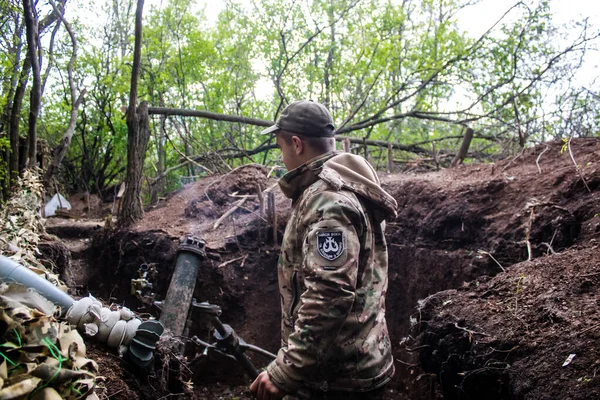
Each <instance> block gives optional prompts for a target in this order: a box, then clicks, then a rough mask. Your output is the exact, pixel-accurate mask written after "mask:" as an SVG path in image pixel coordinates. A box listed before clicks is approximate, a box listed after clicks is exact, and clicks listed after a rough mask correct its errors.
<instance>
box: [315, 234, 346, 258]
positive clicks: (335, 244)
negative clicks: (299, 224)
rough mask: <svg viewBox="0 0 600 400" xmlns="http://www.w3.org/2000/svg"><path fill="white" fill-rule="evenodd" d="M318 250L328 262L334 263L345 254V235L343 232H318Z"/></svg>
mask: <svg viewBox="0 0 600 400" xmlns="http://www.w3.org/2000/svg"><path fill="white" fill-rule="evenodd" d="M317 248H318V250H319V254H320V255H321V257H323V258H324V259H326V260H329V261H333V260H335V259H336V258H338V257H339V256H341V255H342V253H343V252H344V235H343V233H342V232H318V233H317Z"/></svg>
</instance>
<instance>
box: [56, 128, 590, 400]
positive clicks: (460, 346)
mask: <svg viewBox="0 0 600 400" xmlns="http://www.w3.org/2000/svg"><path fill="white" fill-rule="evenodd" d="M562 144H563V143H562V142H551V143H547V144H544V145H541V146H538V147H535V148H531V149H527V150H525V151H524V152H523V153H522V154H520V155H519V156H517V157H513V158H511V159H506V160H502V161H499V162H497V163H495V164H474V165H463V166H460V167H458V168H454V169H443V170H441V171H438V172H428V173H425V174H407V173H403V174H388V175H382V176H381V178H382V181H383V184H384V186H385V187H386V189H387V190H388V191H389V192H390V193H392V194H393V195H394V197H395V198H396V199H397V201H398V203H399V215H398V218H397V219H396V220H395V221H390V222H389V224H388V228H387V239H388V244H389V253H390V269H389V277H390V284H389V290H388V297H387V308H388V324H389V326H390V334H391V337H392V343H393V345H394V348H395V358H396V360H397V364H396V370H397V374H396V377H395V378H394V381H393V382H392V383H391V384H390V385H389V388H388V392H387V393H386V399H408V398H410V399H442V398H444V399H467V398H469V399H484V398H485V399H536V400H537V399H554V398H564V399H583V398H594V396H597V395H598V393H597V392H598V382H599V381H600V377H597V376H596V372H595V371H596V367H597V366H599V365H600V364H598V363H600V362H599V361H597V360H599V359H600V357H598V353H597V350H596V348H595V346H594V345H593V343H594V339H598V335H599V334H600V328H597V327H594V326H596V325H597V324H598V322H597V318H598V317H596V316H595V315H594V313H593V311H594V310H595V308H594V307H596V308H597V296H596V291H595V290H594V287H595V286H596V285H597V284H598V282H597V279H600V271H598V270H597V269H598V268H599V267H598V266H599V265H600V262H599V261H600V252H599V251H598V244H599V242H600V217H599V216H598V213H599V212H600V162H599V161H598V160H600V140H598V139H574V140H573V142H572V144H571V146H572V152H573V158H574V159H575V160H576V162H577V164H578V167H577V168H576V167H575V164H574V163H573V160H572V158H571V155H570V154H569V153H568V152H561V148H562ZM268 173H269V171H267V170H266V169H264V168H262V167H259V166H249V167H245V168H240V169H237V170H234V171H231V172H229V173H227V174H224V175H221V176H213V177H209V178H206V179H203V180H200V181H198V182H194V183H191V184H189V185H187V186H185V187H184V188H183V189H181V190H179V191H178V192H176V193H173V194H172V195H170V196H169V197H168V198H167V199H166V200H164V201H162V202H160V203H159V204H158V205H157V206H155V207H153V208H151V209H149V210H147V212H146V215H145V217H144V219H143V220H142V221H141V222H140V223H139V224H137V225H136V226H135V227H133V229H130V230H127V231H113V230H110V229H107V228H103V229H99V230H98V231H97V232H95V231H89V232H88V234H89V235H90V238H91V239H92V240H91V246H90V247H87V246H83V247H82V246H79V247H78V245H74V244H73V241H74V240H81V238H79V239H70V240H71V244H69V243H67V247H69V248H73V249H74V250H73V251H72V258H73V260H74V262H72V263H71V268H72V269H73V271H72V272H73V280H74V286H75V287H77V293H79V294H81V295H83V294H87V292H90V293H92V294H94V296H97V297H99V298H102V299H103V300H105V301H106V302H116V303H119V304H125V305H127V306H129V307H132V308H133V309H137V310H138V311H139V312H142V313H146V315H148V314H151V315H157V314H158V312H159V311H158V310H157V309H155V308H154V307H153V306H151V305H150V304H149V303H148V302H142V301H140V300H139V299H137V298H136V297H135V296H132V295H131V287H130V282H131V279H132V278H136V277H137V276H138V268H139V266H140V265H141V264H147V265H152V267H153V268H154V270H155V271H156V273H155V275H154V276H153V277H152V279H153V285H154V287H153V290H154V292H155V293H156V299H157V300H160V299H162V298H164V296H165V294H166V291H167V288H168V285H169V279H170V274H171V273H172V271H173V268H174V266H175V259H176V248H177V244H178V239H179V238H180V237H181V236H182V235H184V234H194V235H196V236H200V237H202V238H204V239H205V240H206V241H207V249H208V258H207V260H206V261H205V262H203V263H202V265H201V267H200V273H199V277H198V281H197V284H196V289H195V297H196V299H197V301H209V302H210V303H214V304H218V305H219V306H221V308H222V309H223V316H222V320H223V321H224V322H226V323H229V324H230V325H231V326H233V327H234V329H235V330H236V332H237V333H238V334H239V335H240V336H241V337H243V338H244V339H245V340H246V341H247V342H249V343H253V344H256V345H258V346H261V347H263V348H265V349H267V350H269V351H272V352H276V351H277V349H278V347H279V340H280V338H279V318H280V313H279V294H278V291H277V274H276V262H277V257H278V245H277V244H274V243H273V242H272V230H271V225H270V222H269V219H268V218H267V217H266V216H265V214H263V213H262V212H261V210H262V209H263V208H264V207H261V200H260V198H259V197H258V196H257V193H258V190H259V189H258V188H260V189H261V190H264V189H265V188H268V187H271V186H273V185H274V184H275V182H276V180H275V179H273V178H267V174H268ZM273 192H274V193H275V200H276V201H275V203H276V213H277V217H278V218H277V219H278V226H277V230H278V232H279V235H278V240H281V234H282V232H283V229H284V227H285V221H286V220H287V216H288V215H289V207H290V204H289V201H288V200H287V199H286V198H285V197H283V195H282V194H281V193H280V192H279V190H278V189H277V188H274V189H273ZM240 196H246V197H245V200H244V202H243V204H242V205H241V207H238V208H236V209H235V210H234V211H233V212H232V213H231V215H230V216H229V217H227V218H225V219H223V220H222V221H221V224H220V225H219V226H218V227H215V222H216V221H217V220H219V218H221V216H222V215H224V214H225V213H226V212H228V211H230V210H231V209H232V208H233V207H234V204H236V203H238V202H239V201H240V199H241V198H242V197H240ZM262 203H263V204H264V201H263V202H262ZM49 224H51V225H54V224H56V222H55V221H53V220H49ZM56 234H57V235H58V236H61V237H63V235H62V234H61V233H60V230H59V231H57V232H56ZM528 259H530V261H527V260H528ZM77 260H79V261H77ZM596 273H598V275H595V274H596ZM424 299H425V300H424ZM191 321H192V322H191V323H190V325H189V327H188V330H187V331H186V332H185V334H184V336H186V337H191V336H193V335H197V336H199V337H201V338H203V340H208V336H207V331H208V328H207V326H206V321H205V320H204V319H203V318H201V317H199V316H193V317H192V318H191ZM183 339H184V340H183V341H184V342H186V340H185V338H183ZM596 341H597V340H596ZM108 353H110V351H109V350H107V353H106V354H108ZM571 353H574V354H576V356H575V359H574V361H573V362H572V364H571V365H569V366H566V367H561V365H562V362H564V359H566V356H568V355H569V354H571ZM194 356H195V349H194V348H193V346H192V345H188V346H187V352H186V357H188V358H187V360H183V359H178V358H177V357H175V356H174V355H171V356H170V358H169V361H168V362H167V364H166V365H168V366H169V367H168V368H169V369H171V370H173V371H177V372H173V377H172V378H168V374H167V375H166V376H167V377H165V375H162V377H163V378H162V380H157V382H158V381H160V382H162V384H161V385H160V387H154V386H153V387H154V389H155V390H154V391H153V392H152V393H153V395H148V394H146V393H148V392H147V391H145V390H142V389H140V388H142V387H143V388H147V386H146V385H147V384H152V382H154V381H153V380H152V379H150V380H148V381H144V380H143V379H142V378H135V379H134V378H132V377H131V376H132V374H133V372H131V371H129V370H128V369H127V366H125V367H124V366H123V365H122V363H121V362H119V360H118V359H117V358H116V357H114V356H106V357H105V358H106V360H104V361H105V365H106V367H105V368H107V369H110V370H111V374H110V375H111V376H110V377H109V378H108V379H107V380H106V382H105V383H104V385H105V388H106V390H107V393H114V394H113V396H112V397H111V398H115V399H119V398H123V399H125V398H127V399H132V398H144V399H145V398H148V399H149V398H159V397H161V396H166V395H168V394H169V393H170V394H174V393H182V394H181V397H182V398H198V399H201V398H202V399H212V398H214V399H218V398H240V399H243V398H249V393H248V392H247V383H248V379H247V378H246V377H245V376H244V374H243V371H241V369H240V368H239V367H237V366H236V365H231V364H227V363H220V362H211V361H209V362H207V361H206V360H203V361H201V362H195V363H193V364H192V363H189V362H190V360H192V359H193V358H194ZM163 361H164V360H163ZM255 361H256V363H257V365H264V363H266V360H260V359H258V358H257V359H255ZM165 362H166V361H165ZM157 365H160V364H157ZM163 365H165V364H164V363H163ZM101 367H102V366H101ZM101 372H102V371H101ZM144 379H146V378H144ZM190 379H192V380H191V381H190ZM169 381H170V383H169ZM185 382H189V384H185ZM192 382H193V385H192V387H190V385H191V383H192ZM132 392H133V393H134V394H135V396H138V397H135V396H134V395H132V394H131V393H132ZM191 393H193V394H191ZM157 394H160V396H157ZM147 396H150V397H147ZM152 396H155V397H152ZM586 396H587V397H586Z"/></svg>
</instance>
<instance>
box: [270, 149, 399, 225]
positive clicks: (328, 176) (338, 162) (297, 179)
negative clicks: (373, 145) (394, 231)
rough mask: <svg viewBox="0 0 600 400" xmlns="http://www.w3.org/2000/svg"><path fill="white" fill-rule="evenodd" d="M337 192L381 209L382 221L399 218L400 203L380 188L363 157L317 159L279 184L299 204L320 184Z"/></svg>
mask: <svg viewBox="0 0 600 400" xmlns="http://www.w3.org/2000/svg"><path fill="white" fill-rule="evenodd" d="M319 179H320V180H322V181H324V182H326V183H327V184H328V185H329V186H331V187H332V189H334V190H349V191H351V192H354V193H355V194H357V195H358V196H360V197H361V198H363V199H366V200H368V201H369V202H370V203H371V204H373V205H374V206H376V207H377V209H378V211H380V213H381V214H382V217H383V218H382V219H387V220H390V219H394V218H395V217H396V215H397V214H396V208H397V207H398V204H397V203H396V200H395V199H394V198H393V197H392V196H391V195H390V194H389V193H387V192H386V191H385V190H383V189H382V188H381V186H380V181H379V177H378V176H377V173H376V172H375V170H374V169H373V167H372V166H371V165H370V164H369V163H368V162H367V161H366V160H365V159H364V158H362V157H361V156H357V155H355V154H351V153H337V152H330V153H326V154H323V155H321V156H318V157H316V158H313V159H312V160H310V161H309V162H307V163H306V164H303V165H301V166H300V167H298V168H296V169H294V170H292V171H290V172H288V173H287V174H285V175H284V176H283V177H282V178H281V179H280V180H279V187H280V188H281V190H282V191H283V193H284V194H285V195H286V196H287V197H289V198H291V199H292V200H293V201H296V200H297V199H298V197H300V195H301V194H302V192H304V190H305V189H306V188H307V187H308V186H310V185H312V184H313V183H315V182H316V181H317V180H319Z"/></svg>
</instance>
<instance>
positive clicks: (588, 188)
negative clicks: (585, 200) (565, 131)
mask: <svg viewBox="0 0 600 400" xmlns="http://www.w3.org/2000/svg"><path fill="white" fill-rule="evenodd" d="M571 139H573V136H570V137H569V141H568V142H567V148H568V149H569V155H570V156H571V160H572V161H573V164H575V169H576V170H577V172H578V173H579V176H580V177H581V180H582V181H583V184H584V185H585V188H586V189H587V191H588V193H592V191H591V190H590V187H589V186H588V184H587V182H586V180H585V177H584V176H583V173H582V172H581V168H579V165H577V161H575V157H574V156H573V152H572V151H571Z"/></svg>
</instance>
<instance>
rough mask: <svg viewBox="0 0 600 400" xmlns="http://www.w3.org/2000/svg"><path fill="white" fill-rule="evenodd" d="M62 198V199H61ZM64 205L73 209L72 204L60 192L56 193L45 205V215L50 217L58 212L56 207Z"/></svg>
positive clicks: (68, 208) (63, 206)
mask: <svg viewBox="0 0 600 400" xmlns="http://www.w3.org/2000/svg"><path fill="white" fill-rule="evenodd" d="M59 199H60V200H59ZM59 207H62V208H66V209H67V210H70V209H71V204H70V203H69V202H68V201H67V199H65V198H64V197H63V196H62V195H61V194H60V193H56V194H55V195H54V196H53V197H52V198H51V199H50V201H49V202H47V203H46V206H45V207H44V217H46V218H48V217H51V216H53V215H54V214H55V213H56V209H57V208H59Z"/></svg>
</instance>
